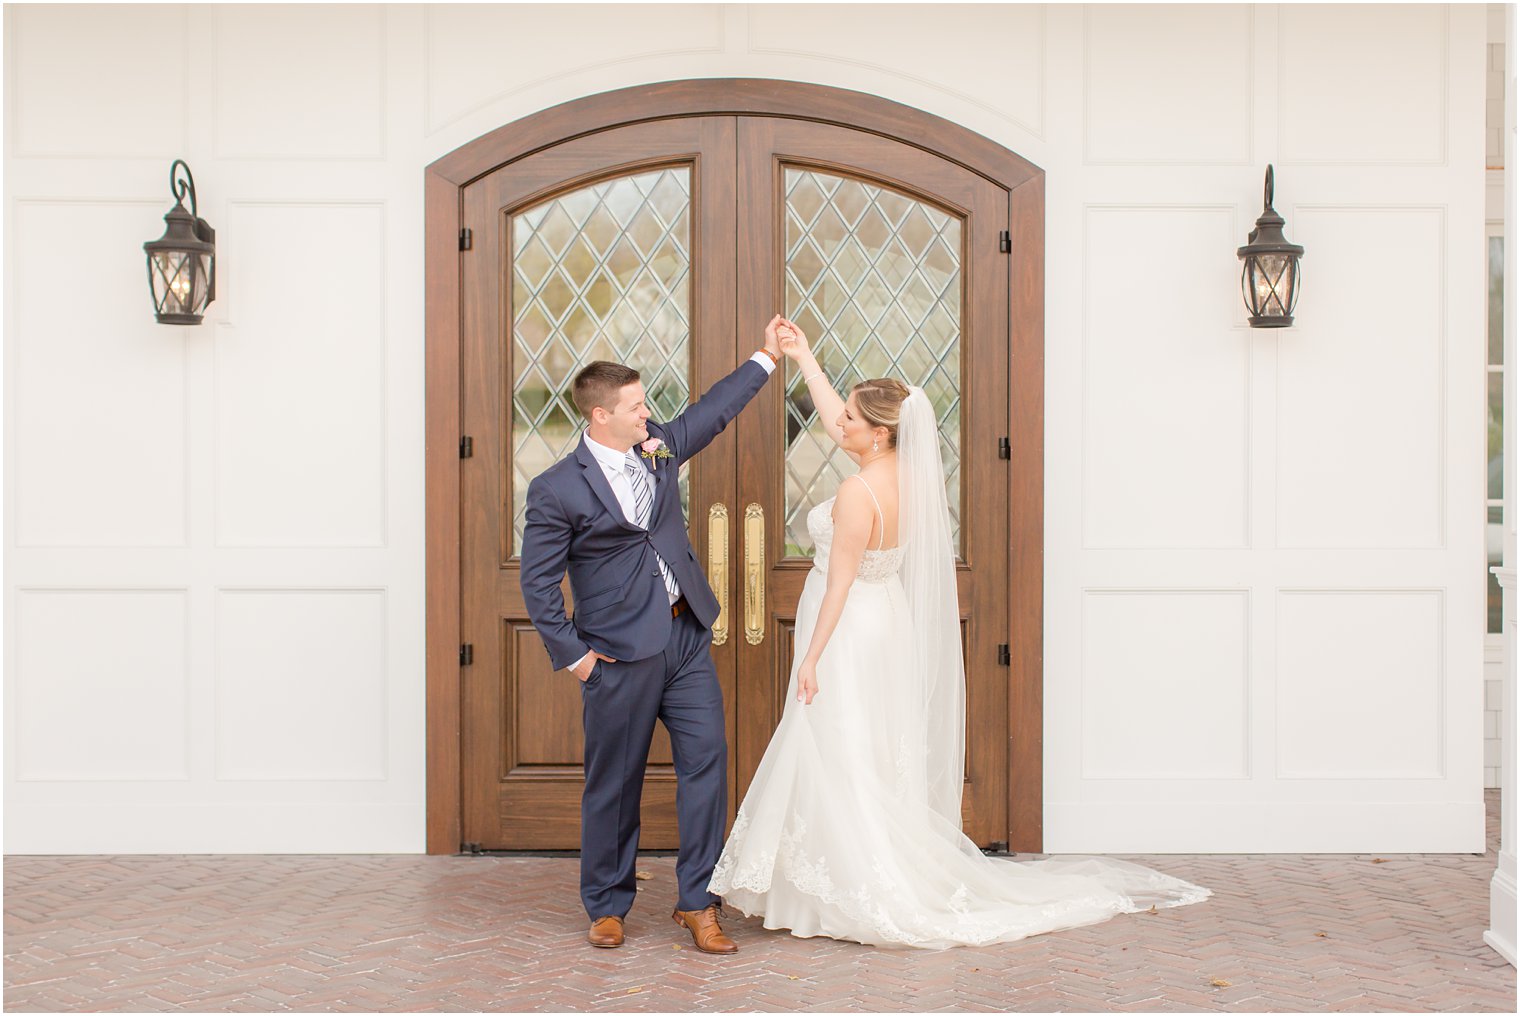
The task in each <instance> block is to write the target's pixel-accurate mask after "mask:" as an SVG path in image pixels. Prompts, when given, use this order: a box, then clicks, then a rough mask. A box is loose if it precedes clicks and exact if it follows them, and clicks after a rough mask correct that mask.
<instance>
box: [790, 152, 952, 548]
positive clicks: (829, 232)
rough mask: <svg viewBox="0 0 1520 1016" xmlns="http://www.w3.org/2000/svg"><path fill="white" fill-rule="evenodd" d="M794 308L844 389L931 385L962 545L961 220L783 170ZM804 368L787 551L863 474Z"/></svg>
mask: <svg viewBox="0 0 1520 1016" xmlns="http://www.w3.org/2000/svg"><path fill="white" fill-rule="evenodd" d="M786 308H787V317H789V318H791V319H792V320H793V321H795V322H797V324H798V325H800V326H801V327H802V330H803V331H804V332H806V333H807V335H808V337H809V340H810V341H811V343H812V345H813V352H814V355H816V356H817V357H818V363H819V365H820V366H822V367H823V369H824V370H825V371H827V372H828V376H829V380H830V381H831V382H833V385H834V388H835V390H836V391H838V392H839V393H840V394H841V395H846V394H847V393H848V392H849V390H850V388H852V387H853V386H854V385H855V384H856V383H857V382H859V381H863V380H865V379H867V378H873V377H895V378H897V379H899V380H901V381H903V382H905V383H907V384H910V385H918V386H919V387H921V388H923V389H924V393H925V394H926V395H928V397H929V401H930V402H931V403H932V404H933V406H934V411H935V415H936V417H937V418H938V419H939V425H940V452H941V454H942V455H943V456H944V460H945V474H946V476H945V480H946V493H947V494H948V496H949V501H950V514H951V520H950V521H951V527H952V533H953V535H954V539H955V545H956V548H957V550H959V548H960V545H961V535H960V510H961V503H960V501H961V499H960V429H961V344H960V338H961V220H960V219H959V218H957V217H955V216H952V215H949V214H947V213H945V212H942V211H940V210H939V209H937V208H935V207H934V206H932V205H927V204H924V203H923V202H920V201H917V200H915V199H913V198H910V197H907V196H906V195H903V194H900V193H898V192H896V191H893V190H889V189H887V188H885V187H878V186H873V185H871V184H868V183H864V182H862V181H859V180H852V179H849V178H847V177H840V176H831V175H829V174H827V173H819V172H815V171H812V170H803V169H788V170H787V171H786ZM833 422H834V421H832V420H820V419H819V418H818V414H817V412H816V411H815V409H814V407H813V401H812V398H811V397H810V396H809V395H808V390H807V385H805V384H803V382H802V376H801V374H799V373H798V372H797V371H795V370H792V371H790V372H789V377H788V381H787V392H786V437H787V444H786V542H787V548H786V549H787V554H788V556H792V555H803V556H808V555H811V554H812V550H813V540H812V537H811V536H809V535H808V531H807V514H808V511H809V510H811V509H812V507H813V506H814V505H816V504H817V503H819V502H820V501H824V500H827V499H828V498H829V497H830V496H832V495H833V493H834V491H835V489H836V488H837V487H838V486H839V483H840V481H841V480H843V479H844V477H846V476H848V475H849V474H850V473H852V472H854V471H855V464H854V463H853V462H851V461H850V458H849V456H847V455H846V454H845V453H844V452H843V451H842V450H840V448H839V447H838V446H837V445H835V444H834V442H833V440H832V439H831V438H830V437H829V436H828V434H827V433H825V431H824V427H825V426H826V425H831V424H832V423H833Z"/></svg>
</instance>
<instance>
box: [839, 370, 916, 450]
mask: <svg viewBox="0 0 1520 1016" xmlns="http://www.w3.org/2000/svg"><path fill="white" fill-rule="evenodd" d="M851 391H852V392H854V393H855V404H856V405H858V406H859V407H860V415H861V416H863V417H865V421H866V422H867V423H869V424H870V425H871V426H873V427H885V428H887V447H888V448H896V447H897V421H898V419H899V418H900V417H901V416H902V404H903V399H906V398H907V397H908V386H907V385H905V384H903V383H902V382H901V381H899V380H897V379H896V378H895V377H873V378H871V379H870V380H868V381H862V382H860V384H858V385H856V386H855V387H854V388H852V389H851Z"/></svg>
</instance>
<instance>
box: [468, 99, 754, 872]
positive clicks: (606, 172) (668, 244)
mask: <svg viewBox="0 0 1520 1016" xmlns="http://www.w3.org/2000/svg"><path fill="white" fill-rule="evenodd" d="M733 154H734V121H733V119H732V118H729V117H707V118H692V119H685V120H672V121H661V122H656V123H650V124H640V125H635V126H630V127H623V128H619V129H617V130H612V131H607V132H604V133H602V134H597V135H592V136H589V137H584V138H579V139H576V140H574V141H570V142H566V143H565V144H562V145H558V146H555V147H554V148H551V149H548V150H546V151H543V152H539V153H536V154H534V155H531V156H528V157H525V158H523V159H521V160H519V161H518V162H516V163H513V164H511V165H509V166H506V167H504V168H503V169H500V170H498V171H497V172H495V173H493V174H491V175H490V176H487V177H484V178H482V179H481V180H479V181H476V182H475V183H474V184H472V185H470V186H469V187H467V188H465V190H464V194H463V217H464V221H465V223H466V226H467V228H469V229H470V230H471V231H472V234H473V236H472V241H473V242H472V245H471V248H472V249H471V250H469V251H467V252H464V253H462V254H461V255H460V257H461V282H462V287H461V288H462V290H463V295H462V300H461V314H462V318H463V322H462V324H463V328H462V331H463V343H462V346H463V355H462V361H461V374H462V377H461V389H462V394H463V399H462V411H463V416H464V420H463V425H464V433H466V434H469V435H471V437H472V439H473V444H474V449H473V450H474V454H473V456H472V458H471V460H470V461H468V462H466V463H465V464H464V468H463V469H462V477H463V479H462V484H461V544H462V546H461V559H462V569H461V571H462V575H461V579H462V583H461V584H462V618H461V622H462V623H461V627H462V632H463V639H464V641H466V642H468V643H470V644H471V646H472V647H473V651H474V658H473V662H472V663H471V664H470V665H469V666H467V667H465V668H464V670H463V677H462V682H461V742H462V743H461V756H462V765H461V782H462V795H461V796H462V803H463V822H462V825H463V834H462V835H463V839H464V840H465V841H466V842H469V843H475V844H479V845H480V846H482V847H486V848H494V849H567V848H574V847H576V846H578V845H579V840H580V833H579V827H580V797H581V789H582V784H583V778H582V772H581V759H582V733H581V701H580V689H579V687H578V686H577V682H576V679H575V678H574V677H573V676H572V675H569V674H567V673H565V672H563V671H559V672H555V671H553V670H551V664H550V662H549V659H548V655H547V654H546V653H545V651H544V647H543V644H542V642H541V640H540V639H539V637H538V635H537V633H536V632H535V631H534V629H533V626H532V623H531V621H530V620H529V618H528V616H527V611H526V609H525V606H524V603H523V597H522V592H521V588H520V586H519V584H518V581H519V580H518V558H517V556H516V550H517V548H516V539H517V531H518V530H517V527H518V525H520V521H519V514H520V511H521V505H522V492H523V491H524V490H525V487H526V483H527V482H528V480H529V479H531V477H532V476H533V475H536V474H537V473H538V472H541V471H542V470H543V469H545V468H547V467H548V466H549V465H550V464H552V463H553V462H554V461H556V460H558V459H559V458H562V457H563V456H564V455H565V454H568V453H570V451H572V450H573V447H574V444H575V442H576V441H577V440H578V436H579V433H580V430H581V429H582V424H581V421H580V419H579V417H578V415H576V414H575V413H574V411H573V408H571V407H569V406H568V394H569V392H568V389H569V380H570V378H571V377H573V375H574V373H575V372H576V371H577V370H578V369H579V367H580V366H582V365H584V363H585V362H587V361H589V360H590V359H597V358H601V359H617V360H620V361H622V362H625V363H629V364H631V365H633V366H635V367H638V368H639V369H640V370H641V371H643V372H644V382H645V387H646V389H648V390H650V392H651V401H652V402H655V403H656V404H657V405H658V404H659V400H661V399H663V400H664V403H665V409H666V411H665V412H662V413H660V414H659V416H658V417H657V418H669V417H670V416H671V415H674V413H675V412H678V411H679V410H680V409H681V408H683V407H684V405H685V404H686V403H687V402H688V401H689V400H690V399H691V398H694V397H695V396H696V395H698V394H700V392H701V391H702V389H703V388H705V387H706V385H708V384H711V383H712V382H713V381H715V380H716V379H717V378H719V377H722V376H723V375H724V374H726V373H727V372H728V371H730V370H732V369H733V367H734V365H735V362H736V360H735V345H734V329H733V319H732V310H731V296H730V294H731V293H732V287H733V279H734V267H733V258H732V253H731V252H732V250H733V247H734V242H733V218H734V208H733V184H732V178H733ZM699 250H700V251H702V254H701V255H700V256H698V255H697V251H699ZM724 251H728V252H730V254H729V255H728V256H727V257H726V258H725V255H724V253H723V252H724ZM725 301H727V302H728V307H729V308H730V309H729V310H728V311H727V312H726V313H725V311H724V306H725ZM731 441H732V438H731V437H730V438H729V441H728V442H724V441H723V440H722V439H721V438H720V440H719V441H717V442H714V445H713V446H712V447H710V448H709V449H708V450H707V451H706V452H705V453H704V454H703V455H702V456H699V457H698V459H696V460H694V461H693V463H692V464H691V465H690V466H689V467H687V469H686V470H685V471H684V472H683V476H684V481H683V482H684V483H685V485H686V490H687V496H688V501H689V505H690V518H691V522H692V527H691V528H692V531H693V536H694V537H695V538H696V539H697V540H698V541H699V542H698V543H697V545H698V546H703V545H704V544H703V543H702V542H700V541H702V540H704V539H705V536H706V532H705V530H706V517H707V513H706V506H707V505H709V504H711V503H713V502H724V501H728V500H731V494H730V492H731V490H732V488H733V476H732V472H733V446H732V443H731ZM568 586H569V583H568V581H567V582H565V583H564V584H563V586H562V588H564V589H565V591H566V594H567V595H566V604H567V609H568V610H570V611H573V602H572V599H571V597H570V596H569V595H568ZM733 675H734V671H733V666H732V664H731V663H727V664H725V663H724V662H722V661H721V660H720V662H719V678H720V682H722V683H723V685H724V689H725V695H726V696H728V697H729V698H731V697H732V685H733ZM674 781H675V776H674V769H673V767H672V764H671V753H670V743H669V737H668V735H667V734H666V732H665V731H664V729H663V728H662V727H659V728H657V729H656V733H655V740H654V744H653V746H652V748H651V753H650V759H649V767H648V770H647V774H646V783H645V794H644V808H643V837H642V843H643V845H644V846H646V847H656V848H669V847H674V846H675V845H676V844H677V835H676V824H675V782H674Z"/></svg>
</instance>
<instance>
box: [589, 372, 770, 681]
mask: <svg viewBox="0 0 1520 1016" xmlns="http://www.w3.org/2000/svg"><path fill="white" fill-rule="evenodd" d="M750 360H752V361H753V362H755V363H758V364H759V365H760V366H762V367H764V368H765V372H766V373H767V374H769V373H771V371H773V370H775V369H776V364H774V363H772V362H771V358H770V357H769V356H767V355H766V354H765V353H763V352H760V353H756V354H755V355H754V356H751V357H750ZM581 440H582V441H584V442H586V448H587V450H588V451H590V452H591V455H592V457H593V458H595V459H596V461H597V464H598V465H600V466H601V467H602V472H603V473H605V474H606V475H607V483H608V484H609V485H610V486H611V487H612V494H613V496H614V497H616V498H617V500H618V506H619V507H621V508H622V509H623V517H624V518H626V519H627V520H628V521H629V522H631V523H633V524H634V525H638V517H637V513H636V512H637V510H636V508H635V505H634V500H633V483H632V481H630V480H629V479H628V473H627V472H626V470H627V466H628V453H627V452H620V451H618V450H617V449H616V448H608V447H607V446H606V445H604V444H602V443H601V442H599V441H594V440H592V438H591V432H590V431H585V432H583V433H582V434H581ZM653 493H654V490H653V488H652V487H651V489H650V494H651V495H653ZM656 556H658V555H656ZM661 564H664V562H663V561H662V562H661ZM665 567H666V568H667V569H668V568H669V565H666V566H665ZM671 584H672V585H675V586H676V591H675V598H674V599H672V600H671V602H672V603H674V602H675V601H676V600H679V599H680V598H681V589H680V585H679V584H678V583H677V582H676V579H675V576H674V575H672V576H671ZM590 655H591V654H590V653H587V654H586V656H582V657H581V658H580V659H578V660H576V661H575V662H574V663H572V664H570V666H568V667H566V668H565V669H566V670H568V671H574V670H575V668H576V667H579V666H580V665H581V664H582V663H585V662H586V657H587V656H590Z"/></svg>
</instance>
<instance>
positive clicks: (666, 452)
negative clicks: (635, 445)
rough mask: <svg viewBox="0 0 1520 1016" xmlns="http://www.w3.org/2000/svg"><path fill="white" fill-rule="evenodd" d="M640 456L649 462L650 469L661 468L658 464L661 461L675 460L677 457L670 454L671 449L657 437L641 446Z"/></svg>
mask: <svg viewBox="0 0 1520 1016" xmlns="http://www.w3.org/2000/svg"><path fill="white" fill-rule="evenodd" d="M639 454H640V455H642V456H644V458H646V459H648V460H649V468H650V469H658V468H660V467H659V462H658V460H659V459H672V458H675V456H674V455H672V454H671V453H670V449H669V448H666V447H665V442H664V441H661V440H660V439H659V438H657V437H652V438H650V439H649V440H648V441H645V442H644V443H643V444H641V445H639Z"/></svg>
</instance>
